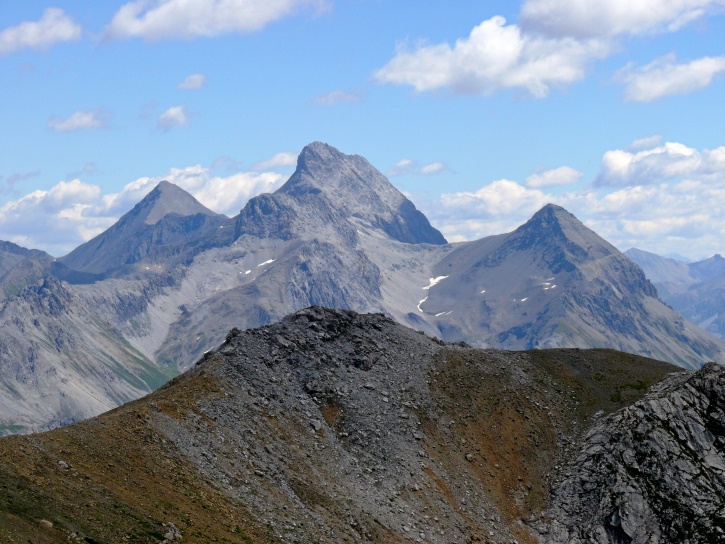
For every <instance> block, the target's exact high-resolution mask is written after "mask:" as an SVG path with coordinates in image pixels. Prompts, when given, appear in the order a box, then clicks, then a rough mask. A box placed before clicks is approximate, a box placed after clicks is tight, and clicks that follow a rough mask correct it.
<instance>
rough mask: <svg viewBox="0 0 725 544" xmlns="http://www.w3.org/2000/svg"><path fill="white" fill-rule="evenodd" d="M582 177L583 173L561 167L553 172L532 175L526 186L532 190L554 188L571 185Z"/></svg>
mask: <svg viewBox="0 0 725 544" xmlns="http://www.w3.org/2000/svg"><path fill="white" fill-rule="evenodd" d="M581 177H582V173H581V172H579V171H578V170H574V169H573V168H571V167H569V166H561V167H559V168H554V169H553V170H544V171H543V172H537V173H535V174H531V175H530V176H529V177H528V178H526V186H527V187H531V188H534V189H536V188H540V187H554V186H557V185H571V184H572V183H576V182H577V181H579V180H580V179H581Z"/></svg>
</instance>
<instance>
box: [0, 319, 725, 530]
mask: <svg viewBox="0 0 725 544" xmlns="http://www.w3.org/2000/svg"><path fill="white" fill-rule="evenodd" d="M651 387H652V388H651ZM650 388H651V389H650ZM648 390H649V392H648ZM723 406H725V368H723V367H721V366H719V365H716V364H709V365H706V366H705V367H703V368H702V369H700V370H699V371H697V372H694V371H687V372H682V371H681V369H678V368H677V367H674V366H672V365H669V364H666V363H662V362H659V361H655V360H652V359H647V358H643V357H640V356H636V355H629V354H625V353H621V352H616V351H613V350H576V349H553V350H531V351H526V352H510V351H498V350H488V349H487V350H479V349H473V348H470V347H467V346H463V345H461V344H446V343H444V342H442V341H440V340H437V339H433V338H431V337H428V336H426V335H422V334H418V333H416V332H415V331H413V330H411V329H409V328H407V327H404V326H402V325H400V324H398V323H396V322H394V321H393V320H391V319H390V318H388V317H386V316H384V315H382V314H370V315H359V314H356V313H354V312H350V311H342V310H328V309H324V308H319V307H312V308H308V309H305V310H301V311H299V312H296V313H295V314H292V315H290V316H288V317H286V318H284V319H283V320H282V321H280V322H278V323H275V324H273V325H270V326H267V327H264V328H260V329H252V330H247V331H239V330H237V329H234V330H232V331H231V332H230V333H229V334H228V335H227V337H226V340H225V341H224V343H223V344H222V345H221V346H220V347H219V349H217V350H214V351H211V352H209V353H207V354H206V355H205V356H204V358H203V359H202V360H200V361H199V362H198V364H197V365H196V366H195V367H194V368H192V369H191V370H189V371H188V372H186V373H185V374H183V375H182V376H180V377H178V378H176V379H174V380H172V381H171V382H170V383H169V384H167V385H166V386H164V387H162V388H161V389H159V390H158V391H156V392H155V393H153V394H151V395H149V396H147V397H145V398H143V399H141V400H139V401H135V402H131V403H129V404H126V405H124V406H122V407H120V408H118V409H116V410H113V411H111V412H108V413H106V414H103V415H101V416H99V417H97V418H93V419H90V420H87V421H84V422H81V423H78V424H74V425H71V426H68V427H65V428H64V429H56V430H55V431H51V432H48V433H43V434H39V435H33V436H14V437H5V438H3V439H1V440H0V486H2V489H3V493H1V494H0V540H2V541H3V542H27V541H29V540H30V541H32V542H34V543H37V544H45V543H48V544H50V543H55V542H67V541H70V542H166V543H171V542H178V541H179V540H181V541H182V542H214V541H218V542H230V543H240V544H241V543H245V542H258V543H293V542H302V543H315V542H316V543H320V544H338V543H340V542H375V543H381V544H382V543H398V542H400V543H410V542H431V543H439V544H449V543H451V542H470V543H500V544H504V543H506V544H508V543H511V542H519V543H522V544H534V543H541V544H557V543H567V544H577V543H581V542H596V543H601V544H621V543H624V542H626V543H628V544H649V543H652V542H663V543H664V542H667V543H674V542H677V543H683V544H711V543H715V542H722V541H723V538H725V523H724V522H725V520H724V519H723V516H722V508H723V504H724V503H725V492H724V491H723V490H725V410H723Z"/></svg>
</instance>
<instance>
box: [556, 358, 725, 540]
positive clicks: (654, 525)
mask: <svg viewBox="0 0 725 544" xmlns="http://www.w3.org/2000/svg"><path fill="white" fill-rule="evenodd" d="M554 503H555V507H554V508H553V509H552V510H551V511H550V512H549V516H550V517H551V520H552V528H551V530H550V532H547V535H548V536H545V537H544V538H543V539H542V540H543V541H544V542H549V543H552V544H553V543H571V544H575V543H584V542H596V543H597V544H620V543H628V544H629V543H633V544H640V543H641V544H646V543H650V542H678V543H682V544H699V543H702V544H705V543H715V542H723V541H725V368H723V367H722V366H720V365H717V364H715V363H710V364H708V365H706V366H704V367H703V368H702V369H701V370H699V371H698V372H696V373H679V374H674V375H672V376H670V377H669V378H667V379H666V380H664V381H663V382H662V383H660V384H658V385H656V386H655V387H654V388H653V389H652V391H651V392H650V393H649V394H648V395H647V396H646V397H645V398H643V399H642V400H640V401H638V402H636V403H635V404H634V405H633V406H631V407H628V408H624V409H623V410H620V411H619V412H616V413H614V414H612V415H610V416H607V417H604V418H602V419H601V420H600V421H599V422H597V423H596V424H595V425H594V426H593V427H592V429H591V430H590V431H589V432H588V434H587V436H586V437H585V439H584V444H583V451H582V453H581V454H580V455H579V456H578V457H577V458H576V460H574V462H572V463H571V464H570V465H569V466H568V467H567V469H566V476H565V478H564V480H563V481H562V482H561V483H559V484H558V485H557V486H556V488H555V491H554Z"/></svg>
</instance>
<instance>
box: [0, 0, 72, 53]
mask: <svg viewBox="0 0 725 544" xmlns="http://www.w3.org/2000/svg"><path fill="white" fill-rule="evenodd" d="M81 34H82V30H81V27H80V25H78V24H77V23H76V22H75V21H73V19H72V18H70V17H69V16H68V15H66V13H65V12H64V11H63V10H62V9H59V8H48V9H46V10H45V11H43V15H42V16H41V17H40V20H38V21H26V22H23V23H20V24H19V25H17V26H11V27H8V28H5V29H3V30H0V55H6V54H9V53H14V52H16V51H20V50H21V49H47V48H49V47H50V46H52V45H55V44H57V43H63V42H72V41H76V40H79V39H80V38H81Z"/></svg>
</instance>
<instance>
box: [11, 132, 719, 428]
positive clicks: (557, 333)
mask: <svg viewBox="0 0 725 544" xmlns="http://www.w3.org/2000/svg"><path fill="white" fill-rule="evenodd" d="M0 251H2V253H0V257H1V258H2V263H0V288H1V289H2V292H3V293H4V296H5V300H4V301H3V302H2V305H1V306H0V432H3V431H4V432H15V431H23V430H32V429H41V428H48V427H53V426H57V425H59V424H63V423H67V422H70V421H74V420H77V419H81V418H84V417H88V416H90V415H94V414H96V413H99V412H101V411H103V410H105V409H109V408H111V407H113V406H117V405H118V404H121V403H122V402H125V401H128V400H131V399H133V398H137V397H138V396H140V395H142V394H144V393H147V392H149V391H151V390H153V389H155V388H156V387H157V386H158V385H159V384H160V383H162V382H163V381H165V379H167V378H168V377H169V376H171V375H175V374H178V373H179V372H181V371H184V370H186V369H188V368H189V367H191V365H193V363H194V362H195V361H197V360H198V359H199V358H200V357H202V356H203V354H204V353H205V352H207V351H209V350H211V349H213V348H216V347H217V346H218V345H219V344H220V343H221V342H222V341H223V340H224V338H225V337H226V335H227V333H228V331H229V329H230V328H231V327H238V328H240V329H248V328H252V327H258V326H262V325H266V324H269V323H272V322H275V321H278V320H280V319H282V318H283V317H284V316H285V315H287V314H289V313H291V312H294V311H297V310H300V309H302V308H305V307H308V306H313V305H318V306H325V307H331V308H342V309H350V310H355V311H359V312H382V313H385V314H387V315H389V316H391V317H392V318H394V319H395V320H396V321H398V322H399V323H402V324H404V325H407V326H410V327H412V328H414V329H418V330H421V331H424V332H426V333H428V334H430V335H434V336H437V337H439V338H442V339H444V340H451V341H464V342H467V343H469V344H471V345H474V346H480V347H484V346H485V347H494V348H504V349H532V348H555V347H575V348H594V347H606V348H614V349H618V350H623V351H628V352H631V353H637V354H641V355H645V356H648V357H653V358H657V359H661V360H665V361H669V362H673V363H677V364H679V365H681V366H685V367H690V368H696V367H699V366H700V365H702V364H703V363H705V362H707V361H710V360H717V361H722V360H725V358H724V357H723V355H724V354H725V345H724V344H723V343H722V341H720V340H718V339H717V338H715V337H713V336H711V335H709V334H707V333H705V332H703V331H702V330H700V329H699V328H697V327H696V326H694V325H692V324H691V323H689V322H687V321H686V320H684V319H683V318H682V317H681V316H680V315H678V314H677V313H676V312H674V311H673V310H672V309H671V308H669V307H668V306H666V305H665V304H663V303H662V302H661V301H660V300H659V299H658V298H657V292H656V290H655V288H654V287H653V285H652V284H651V283H650V282H649V281H648V280H647V279H646V278H645V275H644V274H643V272H642V270H641V269H640V268H639V267H638V266H637V265H635V264H634V263H633V262H632V261H631V260H630V259H628V258H627V257H625V256H624V255H623V254H622V253H620V252H619V251H617V250H616V249H615V248H614V247H613V246H611V245H610V244H609V243H607V242H606V241H605V240H603V239H602V238H600V237H599V236H598V235H596V234H595V233H594V232H592V231H591V230H590V229H588V228H587V227H585V226H584V225H583V224H582V223H581V222H579V221H578V220H577V219H576V218H575V217H574V216H572V215H571V214H569V213H568V212H567V211H566V210H564V209H563V208H560V207H558V206H553V205H548V206H545V207H544V208H543V209H542V210H540V211H539V212H537V213H536V214H535V215H534V216H533V217H532V218H531V220H529V221H528V222H527V223H525V224H524V225H522V226H521V227H519V228H518V229H516V230H515V231H514V232H511V233H507V234H501V235H497V236H491V237H488V238H484V239H481V240H478V241H474V242H467V243H459V244H449V243H447V242H446V240H445V239H444V237H443V236H442V235H441V233H440V232H438V231H437V230H436V229H435V228H433V227H432V226H431V225H430V223H429V222H428V220H427V219H426V217H425V216H424V215H423V214H422V213H421V212H420V211H418V210H417V209H416V208H415V206H414V205H413V204H412V203H411V202H410V201H409V200H408V199H407V198H405V196H404V195H402V194H401V193H400V192H399V191H398V190H397V189H395V188H394V187H393V186H392V185H391V184H390V183H389V182H388V180H387V179H386V178H385V177H384V176H383V175H382V174H381V173H380V172H378V171H377V170H376V169H375V168H374V167H373V166H372V165H371V164H370V163H369V162H368V161H366V160H365V159H364V158H362V157H359V156H355V155H345V154H343V153H341V152H340V151H338V150H336V149H335V148H333V147H331V146H329V145H326V144H323V143H319V142H316V143H313V144H310V145H309V146H307V147H305V149H303V151H302V152H301V154H300V156H299V159H298V164H297V169H296V171H295V173H294V174H293V175H292V177H291V178H290V179H289V180H288V181H287V183H286V184H285V185H284V186H283V187H281V188H280V189H279V190H278V191H276V192H275V193H273V194H263V195H260V196H258V197H255V198H253V199H251V200H250V201H249V202H248V203H247V204H246V206H245V207H244V209H243V210H241V212H240V214H239V215H238V216H236V217H234V218H228V217H226V216H220V215H218V214H215V213H213V212H211V211H210V210H208V209H207V208H205V207H204V206H202V205H201V204H200V203H198V202H197V201H196V200H195V199H194V198H193V197H192V196H191V195H189V194H188V193H186V192H185V191H183V190H182V189H180V188H178V187H176V186H174V185H172V184H170V183H167V182H162V183H160V184H159V185H158V186H157V187H156V188H155V189H154V190H153V191H151V193H149V195H147V196H146V197H145V198H144V199H143V200H142V201H141V202H140V203H139V204H137V205H136V206H135V207H134V208H133V209H132V210H131V211H129V212H128V213H127V214H126V215H124V216H123V217H122V218H121V219H120V220H119V221H118V223H116V224H115V225H114V226H112V227H111V228H109V229H108V230H107V231H106V232H104V233H102V234H100V235H99V236H97V237H96V238H94V239H92V240H90V241H89V242H87V243H85V244H83V245H81V246H80V247H78V248H77V249H75V250H74V251H72V252H71V253H70V254H68V255H66V256H65V257H62V258H59V259H57V260H54V259H53V258H52V257H50V256H48V255H46V254H44V253H42V252H32V251H29V250H23V249H22V248H18V247H17V246H13V245H12V244H7V245H5V246H3V247H0ZM26 271H27V273H26Z"/></svg>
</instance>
